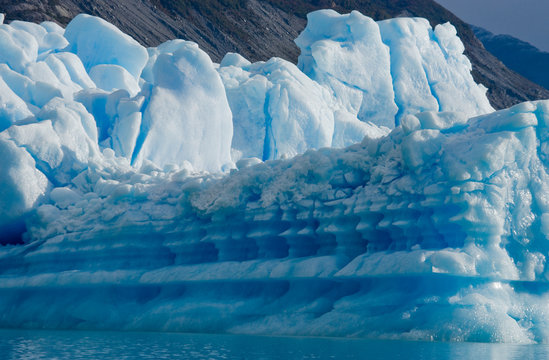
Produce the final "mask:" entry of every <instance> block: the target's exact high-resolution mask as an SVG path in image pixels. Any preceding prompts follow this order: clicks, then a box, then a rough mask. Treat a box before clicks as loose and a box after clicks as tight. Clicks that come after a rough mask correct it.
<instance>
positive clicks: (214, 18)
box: [0, 0, 549, 109]
mask: <svg viewBox="0 0 549 360" xmlns="http://www.w3.org/2000/svg"><path fill="white" fill-rule="evenodd" d="M320 8H333V9H334V10H337V11H339V12H341V13H343V12H349V11H350V10H355V9H356V10H359V11H360V12H362V13H363V14H365V15H368V16H370V17H372V18H373V19H374V20H384V19H387V18H392V17H397V16H420V17H425V18H427V19H429V21H430V22H431V25H437V24H440V23H444V22H447V21H450V22H451V23H452V24H454V25H455V26H456V28H457V30H458V34H459V36H460V38H461V39H462V41H463V42H464V45H465V49H466V55H467V56H468V57H469V59H470V60H471V62H472V65H473V75H474V77H475V80H476V81H477V82H479V83H482V84H484V85H485V86H486V87H487V88H488V89H489V91H488V97H489V99H490V102H491V104H492V106H494V107H495V108H497V109H500V108H505V107H508V106H511V105H513V104H515V103H518V102H521V101H525V100H536V99H543V98H548V97H549V90H547V89H545V88H543V87H541V86H539V85H536V84H534V83H532V82H531V81H529V80H527V79H525V78H523V77H522V76H520V75H518V74H517V73H515V72H513V71H511V70H509V69H508V68H507V67H505V65H503V64H502V63H501V62H500V61H499V60H498V59H497V58H496V57H494V56H493V55H492V54H490V53H489V52H488V51H486V49H485V48H484V47H483V45H482V44H481V42H480V41H479V40H478V39H477V38H476V37H475V35H474V34H473V32H472V31H471V30H470V28H469V27H468V26H467V24H465V23H463V21H461V20H460V19H459V18H457V17H456V16H454V15H453V14H452V13H450V12H449V11H447V10H446V9H444V8H443V7H441V6H439V5H438V4H436V3H435V2H434V1H432V0H419V1H418V0H405V1H394V0H393V1H381V0H370V1H366V0H353V1H341V0H337V1H336V0H334V1H327V0H321V1H310V0H298V1H287V0H223V1H215V0H208V1H199V0H191V1H181V0H176V1H167V0H120V1H116V2H112V1H106V0H90V1H84V0H58V1H46V0H31V1H26V2H24V3H20V2H19V3H14V2H12V1H8V0H0V13H6V21H10V20H12V19H20V20H28V21H35V22H40V21H43V20H54V21H57V22H59V23H61V24H63V25H66V24H67V23H68V21H69V20H70V19H71V18H73V17H74V16H75V15H77V14H78V13H82V12H84V13H89V14H92V15H96V16H99V17H102V18H104V19H106V20H107V21H109V22H111V23H113V24H114V25H116V26H117V27H118V28H120V29H121V30H122V31H124V32H125V33H127V34H129V35H131V36H132V37H133V38H135V39H136V40H138V41H139V42H141V43H142V44H143V45H146V46H156V45H158V44H159V43H161V42H164V41H166V40H168V39H173V38H182V39H186V40H192V41H195V42H197V43H198V44H199V45H200V48H201V49H203V50H204V51H205V52H206V53H208V54H209V55H210V56H211V57H212V59H213V60H214V61H216V62H219V61H220V60H221V59H222V58H223V56H224V55H225V54H226V53H227V52H237V53H240V54H241V55H243V56H244V57H245V58H247V59H248V60H250V61H258V60H267V59H269V58H270V57H273V56H278V57H281V58H284V59H286V60H290V61H292V62H294V63H295V62H296V61H297V57H298V55H299V49H298V48H297V46H296V45H295V44H294V43H293V40H294V39H295V38H296V37H297V36H298V35H299V33H300V32H301V31H302V30H303V29H304V28H305V24H306V14H307V13H308V12H310V11H313V10H317V9H320ZM264 44H269V46H265V45H264Z"/></svg>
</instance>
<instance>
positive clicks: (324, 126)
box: [0, 11, 549, 342]
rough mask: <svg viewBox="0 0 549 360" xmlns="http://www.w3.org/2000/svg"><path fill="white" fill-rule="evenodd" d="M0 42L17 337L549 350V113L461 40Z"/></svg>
mask: <svg viewBox="0 0 549 360" xmlns="http://www.w3.org/2000/svg"><path fill="white" fill-rule="evenodd" d="M0 32H1V34H0V63H1V64H0V130H1V132H0V159H1V162H0V184H2V186H1V188H0V201H1V204H2V207H1V208H0V215H1V217H0V219H1V220H0V229H1V231H2V234H3V235H2V241H1V243H2V245H3V246H0V311H1V314H2V315H1V316H0V327H31V328H32V327H40V328H43V327H44V328H82V329H90V328H91V329H132V330H135V329H141V330H170V331H226V332H235V333H239V332H240V333H265V334H273V333H276V334H296V335H330V336H369V337H381V338H409V339H426V340H433V339H435V340H457V341H463V340H469V341H511V342H547V341H548V340H549V317H548V315H547V314H549V308H548V306H549V305H547V304H549V302H548V301H547V300H549V296H548V294H549V287H548V285H547V279H548V278H549V268H548V267H547V264H546V258H547V256H548V255H549V246H548V245H547V243H546V241H547V236H549V197H548V196H547V194H549V188H548V187H549V177H548V173H549V172H548V166H549V157H548V156H549V145H548V139H549V101H539V102H529V103H524V104H520V105H517V106H515V107H513V108H510V109H507V110H502V111H498V112H493V109H492V108H491V107H490V105H489V103H488V101H487V99H486V96H485V89H484V88H483V87H482V86H479V85H477V84H475V83H474V81H473V79H472V77H471V75H470V71H471V65H470V63H469V61H468V60H467V58H466V57H465V56H464V55H463V54H462V53H463V46H462V44H461V42H460V40H459V39H458V38H457V36H456V33H455V29H454V28H453V27H452V26H451V25H450V24H444V25H438V26H437V27H435V28H434V29H432V28H431V27H430V25H429V24H428V22H427V21H426V20H423V19H410V18H398V19H392V20H386V21H382V22H378V23H376V22H374V21H373V20H371V19H369V18H367V17H365V16H363V15H361V14H359V13H357V12H353V13H351V14H348V15H339V14H337V13H335V12H333V11H319V12H315V13H312V14H310V15H309V23H308V25H307V28H306V29H305V30H304V31H303V33H302V34H301V35H300V36H299V38H298V39H297V40H296V43H297V44H298V46H299V47H300V48H301V50H302V54H301V56H300V59H299V63H298V65H297V66H296V65H294V64H291V63H289V62H286V61H284V60H282V59H276V58H274V59H270V60H269V61H267V62H259V63H253V64H252V63H250V62H249V61H247V60H246V59H244V58H242V57H241V56H239V55H238V54H227V56H226V57H225V58H224V59H223V61H222V62H221V64H219V65H218V64H213V63H212V62H211V60H210V59H209V57H208V56H207V55H206V54H205V53H204V52H202V51H201V50H200V49H199V48H198V47H197V46H196V44H193V43H191V42H187V41H182V40H173V41H169V42H167V43H164V44H162V45H160V46H159V47H157V48H150V49H145V48H143V47H141V46H140V45H139V44H138V43H137V42H135V41H134V40H133V39H131V38H130V37H128V36H126V35H124V34H123V33H121V32H120V31H119V30H118V29H117V28H116V27H114V26H113V25H110V24H108V23H106V22H105V21H103V20H100V19H98V18H94V17H91V16H87V15H80V16H78V17H76V18H75V19H74V20H73V21H72V22H71V23H70V24H69V25H68V26H67V28H66V29H65V30H64V29H62V28H60V27H59V26H57V25H55V24H52V23H43V24H40V25H36V24H30V23H24V22H17V21H14V22H11V23H10V24H2V25H0Z"/></svg>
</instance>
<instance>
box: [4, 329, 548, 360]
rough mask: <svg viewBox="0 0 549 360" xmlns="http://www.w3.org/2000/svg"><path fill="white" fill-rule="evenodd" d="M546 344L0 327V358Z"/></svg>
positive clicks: (494, 351)
mask: <svg viewBox="0 0 549 360" xmlns="http://www.w3.org/2000/svg"><path fill="white" fill-rule="evenodd" d="M548 357H549V346H547V345H512V344H483V343H430V342H412V341H380V340H363V339H332V338H291V337H267V336H247V335H206V334H175V333H130V332H84V331H72V332H71V331H25V330H0V359H5V360H11V359H14V360H15V359H17V360H31V359H58V360H63V359H71V360H78V359H98V360H99V359H117V360H124V359H128V360H129V359H155V360H162V359H170V360H172V359H173V360H176V359H193V360H195V359H196V360H199V359H254V360H259V359H287V360H292V359H407V360H410V359H460V360H462V359H498V360H506V359H546V358H548Z"/></svg>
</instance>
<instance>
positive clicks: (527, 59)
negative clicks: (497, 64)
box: [472, 26, 549, 88]
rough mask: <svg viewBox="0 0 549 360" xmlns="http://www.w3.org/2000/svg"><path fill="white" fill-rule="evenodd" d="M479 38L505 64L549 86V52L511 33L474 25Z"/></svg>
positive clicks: (537, 82) (540, 83) (538, 82)
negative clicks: (505, 33) (491, 30)
mask: <svg viewBox="0 0 549 360" xmlns="http://www.w3.org/2000/svg"><path fill="white" fill-rule="evenodd" d="M472 28H473V31H474V32H475V35H476V36H477V38H478V39H479V40H480V41H482V44H483V45H484V46H485V47H486V49H487V50H488V51H490V52H491V53H492V54H494V55H495V56H497V57H498V59H500V60H501V61H502V62H503V63H504V64H505V66H507V67H509V68H510V69H512V70H514V71H516V72H518V73H520V74H522V75H523V76H525V77H526V78H528V79H529V80H532V81H533V82H535V83H536V84H539V85H541V86H543V87H545V88H549V53H548V52H544V51H541V50H539V49H538V48H536V47H535V46H532V45H531V44H529V43H527V42H525V41H522V40H519V39H517V38H515V37H512V36H510V35H495V34H492V33H491V32H489V31H487V30H485V29H483V28H480V27H475V26H472Z"/></svg>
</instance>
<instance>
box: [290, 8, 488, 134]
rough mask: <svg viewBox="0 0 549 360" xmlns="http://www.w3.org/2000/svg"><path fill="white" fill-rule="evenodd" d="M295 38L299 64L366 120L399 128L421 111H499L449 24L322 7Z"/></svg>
mask: <svg viewBox="0 0 549 360" xmlns="http://www.w3.org/2000/svg"><path fill="white" fill-rule="evenodd" d="M295 42H296V44H297V45H298V46H299V47H300V49H301V55H300V56H299V64H298V66H299V68H300V69H301V70H303V72H304V73H305V74H307V75H308V76H310V77H311V78H312V79H313V80H315V81H317V82H318V83H320V84H323V85H325V86H326V87H327V88H329V89H330V90H331V92H332V94H333V95H334V97H335V99H336V100H337V102H338V104H339V105H340V106H341V107H342V108H343V109H345V110H347V111H348V112H350V113H352V114H353V115H356V116H357V117H358V118H359V119H361V120H363V121H372V122H374V123H375V124H378V125H383V126H387V127H389V128H393V127H394V126H395V124H397V125H398V123H399V121H400V119H401V118H402V117H403V116H404V115H406V114H415V113H418V112H422V111H459V112H463V113H465V114H466V115H467V116H475V115H480V114H485V113H489V112H492V111H493V108H492V107H491V106H490V103H489V102H488V100H487V98H486V96H485V93H486V88H484V87H483V86H482V85H478V84H476V83H475V82H474V80H473V77H472V76H471V63H470V62H469V60H468V59H467V58H466V57H465V56H464V55H463V51H464V47H463V44H462V42H461V41H460V40H459V38H458V37H457V36H456V29H455V28H454V27H453V26H452V25H450V24H449V23H446V24H441V25H437V26H436V27H435V28H434V29H432V28H431V26H430V25H429V22H428V21H427V20H426V19H420V18H396V19H389V20H385V21H380V22H377V23H376V22H374V21H373V20H372V19H370V18H369V17H366V16H364V15H362V14H360V13H359V12H357V11H353V12H351V13H350V14H347V15H340V14H338V13H337V12H335V11H332V10H325V11H316V12H313V13H311V14H309V15H308V23H307V27H306V28H305V30H304V31H303V32H302V33H301V34H300V35H299V37H298V38H297V39H296V40H295ZM374 69H375V70H374Z"/></svg>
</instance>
